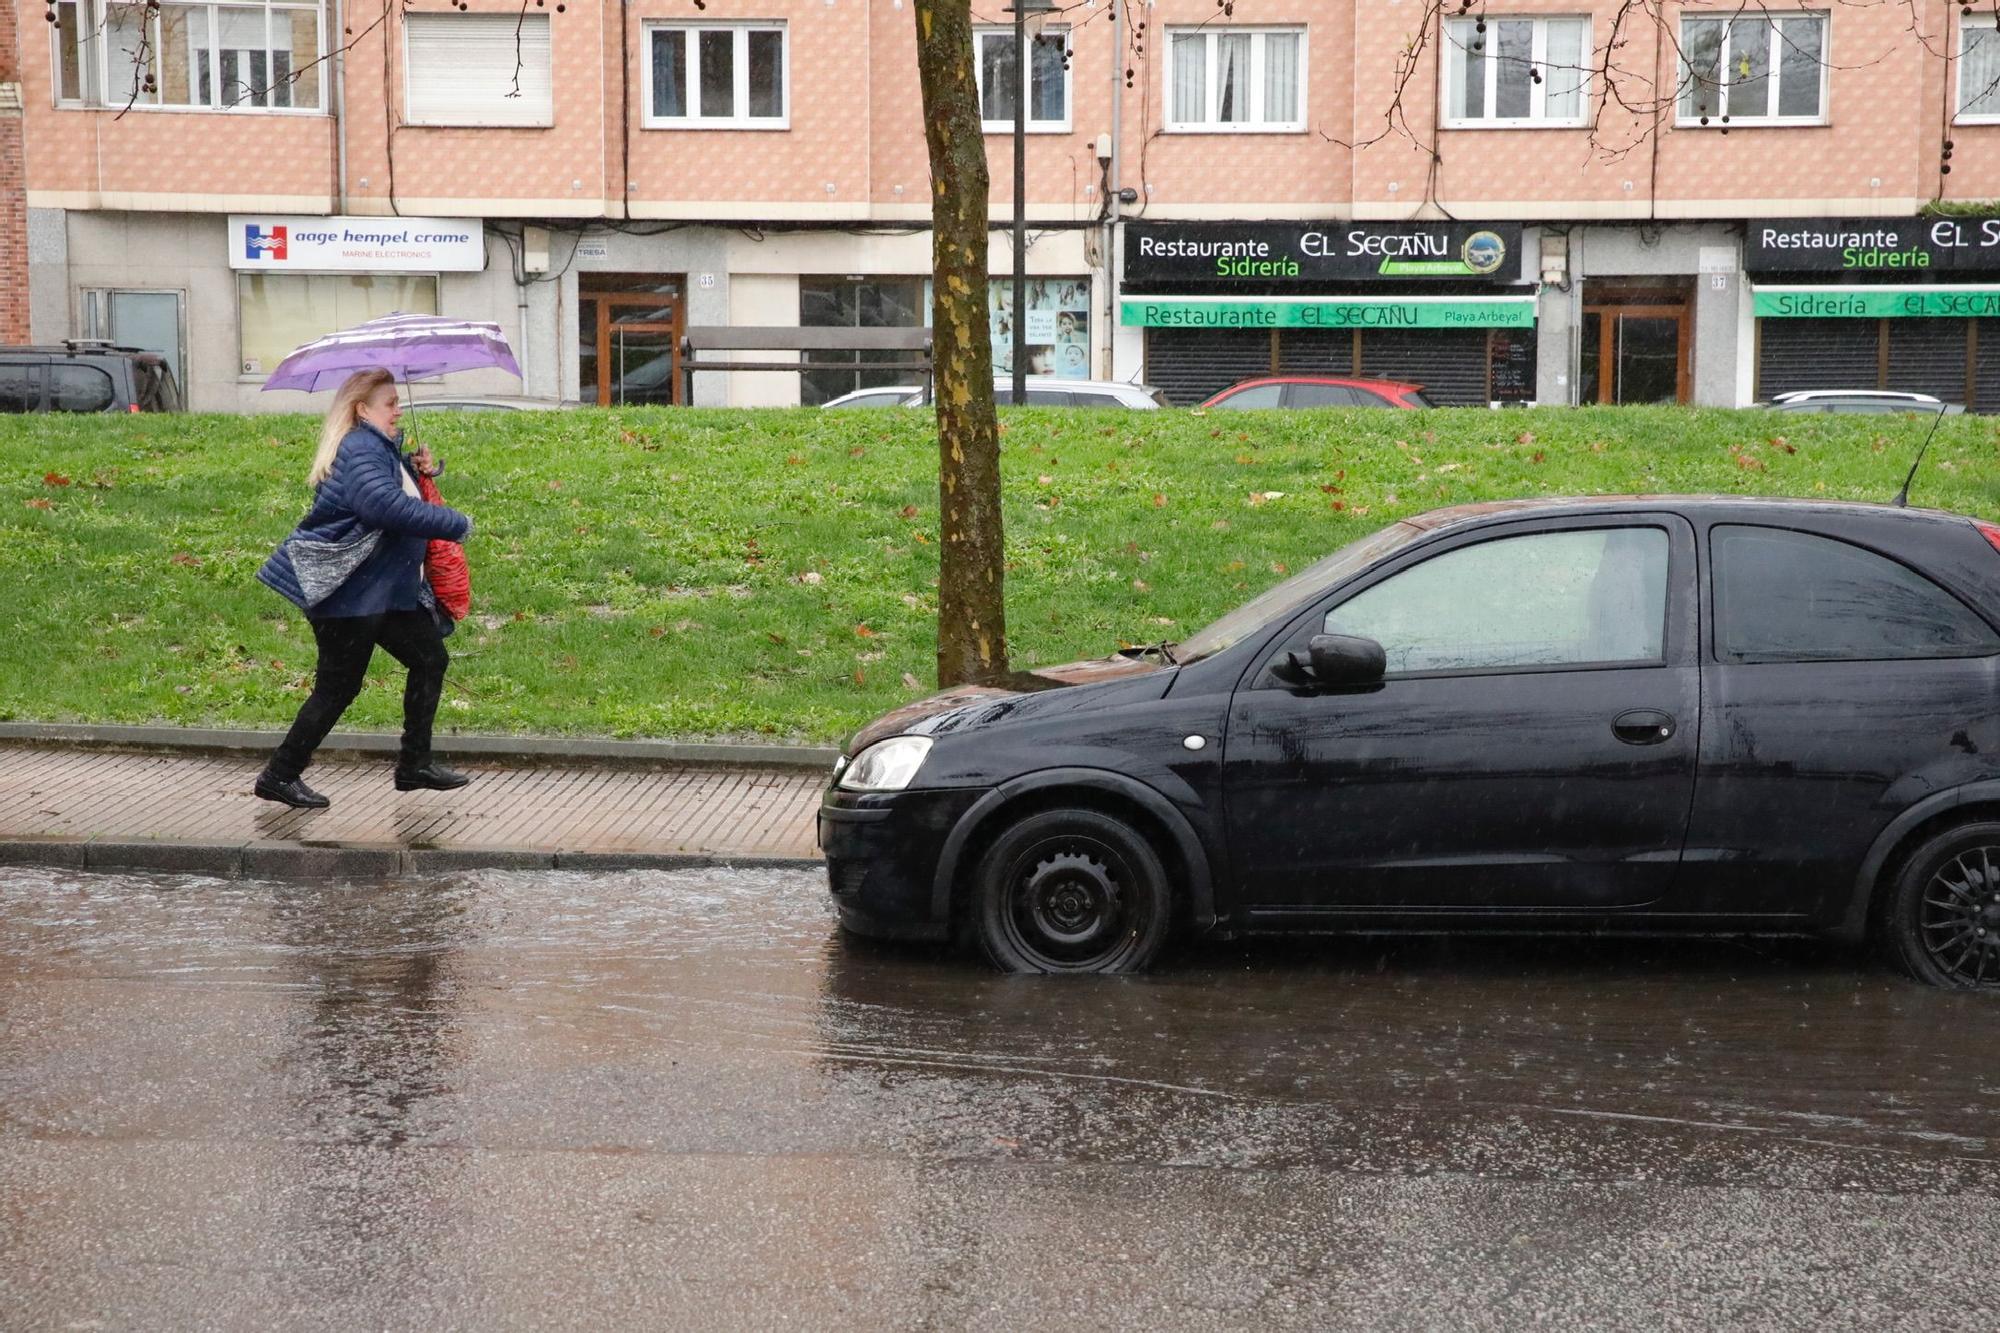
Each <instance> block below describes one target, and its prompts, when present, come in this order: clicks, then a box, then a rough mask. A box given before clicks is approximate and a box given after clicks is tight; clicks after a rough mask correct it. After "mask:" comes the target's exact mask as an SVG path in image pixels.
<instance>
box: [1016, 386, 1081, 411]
mask: <svg viewBox="0 0 2000 1333" xmlns="http://www.w3.org/2000/svg"><path fill="white" fill-rule="evenodd" d="M1006 392H1007V398H1008V401H1009V402H1011V401H1013V397H1014V393H1013V390H1012V389H1008V390H1007V391H1006ZM1069 405H1070V398H1069V395H1068V394H1067V393H1065V392H1063V391H1062V390H1061V389H1030V390H1028V406H1029V407H1068V406H1069Z"/></svg>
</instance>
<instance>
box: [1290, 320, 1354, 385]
mask: <svg viewBox="0 0 2000 1333" xmlns="http://www.w3.org/2000/svg"><path fill="white" fill-rule="evenodd" d="M1278 369H1279V370H1280V371H1281V372H1284V373H1286V374H1291V375H1352V374H1353V373H1354V334H1353V333H1352V332H1351V331H1350V330H1347V329H1286V330H1284V331H1283V332H1282V333H1280V334H1279V335H1278Z"/></svg>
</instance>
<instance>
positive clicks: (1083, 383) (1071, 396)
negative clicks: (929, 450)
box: [821, 375, 1166, 409]
mask: <svg viewBox="0 0 2000 1333" xmlns="http://www.w3.org/2000/svg"><path fill="white" fill-rule="evenodd" d="M1013 394H1014V380H1013V377H1012V376H1010V375H996V376H994V378H993V401H994V402H996V403H998V404H999V405H1000V406H1002V407H1006V406H1008V405H1010V403H1011V402H1012V400H1013ZM927 401H928V399H927V398H926V396H925V392H924V389H923V386H922V385H917V384H894V385H885V386H878V387H876V388H872V389H856V390H855V391H854V392H853V393H844V394H842V395H840V397H838V398H835V399H832V400H830V401H828V402H826V403H822V404H821V406H823V407H921V406H922V405H923V404H924V403H925V402H927ZM1026 405H1027V406H1029V407H1132V408H1140V409H1149V408H1157V407H1165V406H1166V400H1165V399H1164V398H1163V397H1161V395H1160V391H1159V390H1158V389H1155V388H1152V387H1150V386H1149V385H1144V384H1126V383H1125V382H1123V381H1122V380H1066V379H1061V378H1059V377H1057V376H1054V375H1030V376H1028V396H1027V403H1026Z"/></svg>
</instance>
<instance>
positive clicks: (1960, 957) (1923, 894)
mask: <svg viewBox="0 0 2000 1333" xmlns="http://www.w3.org/2000/svg"><path fill="white" fill-rule="evenodd" d="M1878 932H1879V938H1880V941H1881V943H1882V946H1883V948H1884V950H1885V951H1886V952H1887V953H1888V955H1889V958H1890V960H1891V961H1892V962H1894V963H1895V964H1896V965H1897V966H1899V967H1901V968H1902V969H1903V971H1905V972H1907V973H1909V974H1910V975H1911V976H1912V977H1915V978H1916V979H1917V980H1918V981H1921V982H1923V983H1925V984H1926V985H1930V986H1945V987H1952V988H1958V989H1972V988H1992V987H2000V822H1993V821H1990V820H1988V821H1982V822H1980V823H1976V824H1960V825H1958V826H1957V827H1956V828H1950V829H1946V830H1945V831H1943V832H1942V833H1939V834H1937V835H1936V836H1934V837H1931V838H1929V839H1927V840H1925V841H1924V843H1923V844H1922V845H1920V846H1919V847H1917V848H1916V850H1914V851H1913V852H1911V853H1910V855H1909V856H1908V857H1907V858H1906V859H1905V860H1904V861H1903V864H1902V867H1901V868H1900V869H1899V870H1898V871H1897V872H1896V877H1895V879H1894V881H1893V882H1892V883H1891V884H1890V886H1889V893H1888V896H1887V898H1886V899H1885V900H1884V902H1883V911H1882V917H1881V920H1880V922H1879V923H1878Z"/></svg>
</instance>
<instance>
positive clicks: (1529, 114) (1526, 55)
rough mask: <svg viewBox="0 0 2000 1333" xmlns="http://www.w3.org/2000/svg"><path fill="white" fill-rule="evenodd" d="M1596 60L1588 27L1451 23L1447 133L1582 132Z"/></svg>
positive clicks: (1570, 22) (1523, 21)
mask: <svg viewBox="0 0 2000 1333" xmlns="http://www.w3.org/2000/svg"><path fill="white" fill-rule="evenodd" d="M1589 55H1590V21H1589V20H1588V19H1581V18H1484V19H1470V18H1455V19H1451V20H1449V21H1448V22H1447V23H1446V24H1445V44H1444V60H1445V79H1444V84H1445V90H1444V98H1445V114H1444V123H1445V127H1446V128H1447V129H1510V128H1532V127H1537V126H1556V127H1568V126H1577V125H1582V124H1583V123H1584V114H1585V99H1584V85H1585V83H1586V81H1587V78H1588V70H1587V68H1586V62H1587V60H1588V58H1589Z"/></svg>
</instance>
